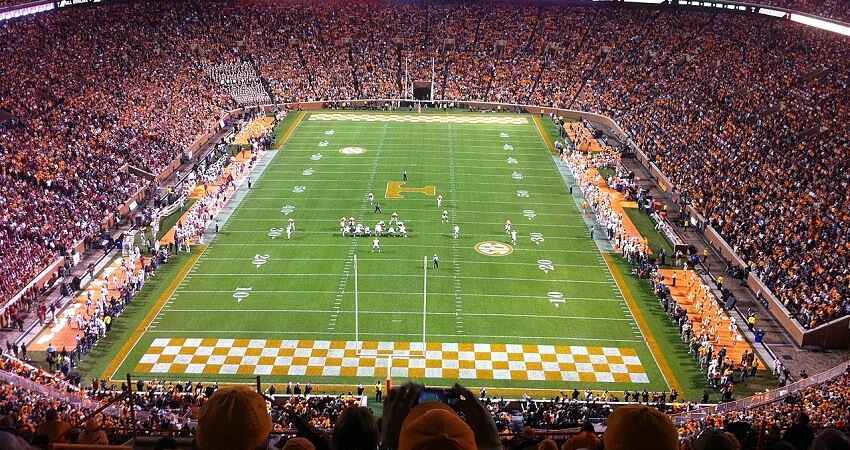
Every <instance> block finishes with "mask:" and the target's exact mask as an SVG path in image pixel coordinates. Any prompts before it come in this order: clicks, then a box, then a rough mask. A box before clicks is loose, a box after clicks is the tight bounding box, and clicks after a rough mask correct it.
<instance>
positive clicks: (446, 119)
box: [307, 113, 528, 125]
mask: <svg viewBox="0 0 850 450" xmlns="http://www.w3.org/2000/svg"><path fill="white" fill-rule="evenodd" d="M307 120H324V121H331V120H334V121H351V122H409V123H476V124H490V125H493V124H495V125H526V124H528V119H527V118H525V117H521V116H501V115H500V116H455V115H451V116H432V115H418V114H417V115H414V114H352V113H340V114H332V113H316V114H311V115H310V118H309V119H307Z"/></svg>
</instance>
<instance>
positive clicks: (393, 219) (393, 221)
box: [390, 213, 398, 225]
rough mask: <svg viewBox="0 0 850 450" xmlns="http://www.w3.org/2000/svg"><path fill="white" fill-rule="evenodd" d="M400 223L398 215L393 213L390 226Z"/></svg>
mask: <svg viewBox="0 0 850 450" xmlns="http://www.w3.org/2000/svg"><path fill="white" fill-rule="evenodd" d="M396 222H398V213H392V214H391V215H390V225H392V224H394V223H396Z"/></svg>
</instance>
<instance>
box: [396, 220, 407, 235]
mask: <svg viewBox="0 0 850 450" xmlns="http://www.w3.org/2000/svg"><path fill="white" fill-rule="evenodd" d="M398 232H399V234H401V235H402V236H404V237H407V227H406V226H404V222H399V223H398Z"/></svg>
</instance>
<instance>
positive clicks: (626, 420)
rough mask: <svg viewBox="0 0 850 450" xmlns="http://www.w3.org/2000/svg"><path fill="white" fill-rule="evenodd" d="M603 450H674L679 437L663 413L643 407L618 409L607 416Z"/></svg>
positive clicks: (676, 447) (630, 406) (629, 406)
mask: <svg viewBox="0 0 850 450" xmlns="http://www.w3.org/2000/svg"><path fill="white" fill-rule="evenodd" d="M602 440H603V442H604V443H605V450H644V449H646V450H678V448H679V436H678V434H677V433H676V427H675V426H673V422H672V421H671V420H670V417H668V416H667V414H664V413H663V412H661V411H659V410H657V409H655V408H650V407H649V406H646V405H626V406H622V407H619V408H617V409H615V410H614V412H612V413H611V415H610V416H608V427H607V428H606V429H605V433H604V434H603V435H602Z"/></svg>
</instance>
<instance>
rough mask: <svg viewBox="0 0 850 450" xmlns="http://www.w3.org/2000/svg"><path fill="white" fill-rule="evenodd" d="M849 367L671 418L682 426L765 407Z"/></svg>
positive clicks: (845, 366) (832, 369)
mask: <svg viewBox="0 0 850 450" xmlns="http://www.w3.org/2000/svg"><path fill="white" fill-rule="evenodd" d="M848 366H850V362H844V363H842V364H839V365H837V366H835V367H833V368H831V369H829V370H825V371H823V372H821V373H819V374H817V375H814V376H811V377H809V378H806V379H803V380H800V381H797V382H795V383H791V384H789V385H787V386H784V387H781V388H778V389H774V390H772V391H767V392H763V393H760V394H755V395H753V396H750V397H747V398H743V399H741V400H737V401H734V402H727V403H720V404H718V405H714V406H706V407H702V408H700V409H696V410H693V411H688V412H684V413H680V414H674V415H672V416H671V418H672V419H673V423H675V424H680V423H682V422H685V421H687V420H689V419H700V418H702V417H705V416H706V415H708V414H722V413H726V412H729V411H736V410H742V409H746V408H753V407H756V406H760V405H764V404H766V403H771V402H775V401H778V400H781V399H782V398H784V397H787V396H788V395H790V394H793V393H795V392H799V391H801V390H803V389H807V388H810V387H812V386H816V385H818V384H822V383H825V382H827V381H829V380H831V379H833V378H835V377H837V376H841V375H842V374H844V373H845V372H847V368H848Z"/></svg>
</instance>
